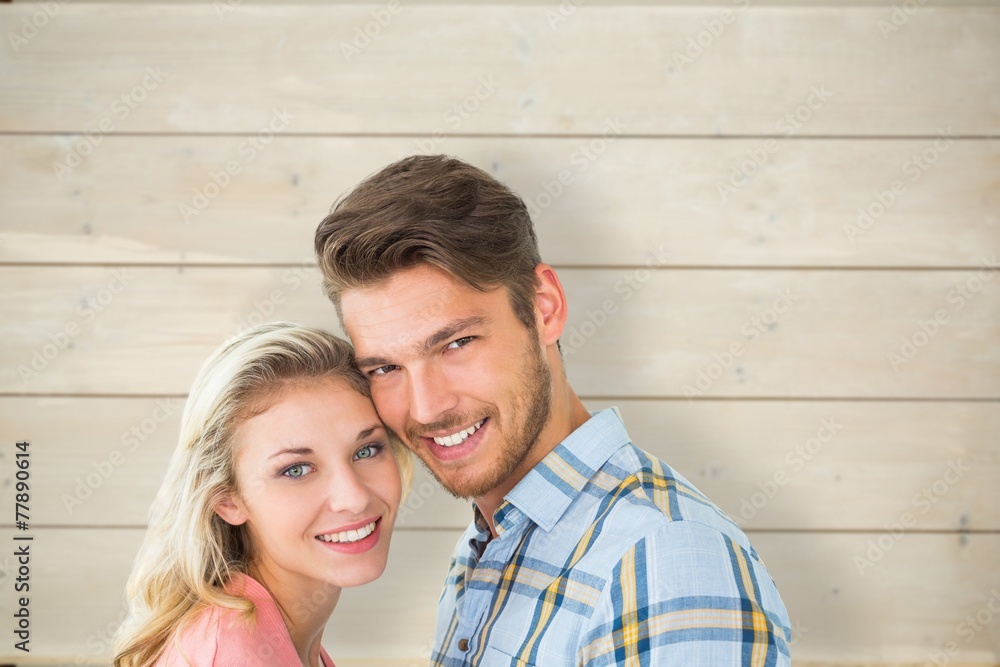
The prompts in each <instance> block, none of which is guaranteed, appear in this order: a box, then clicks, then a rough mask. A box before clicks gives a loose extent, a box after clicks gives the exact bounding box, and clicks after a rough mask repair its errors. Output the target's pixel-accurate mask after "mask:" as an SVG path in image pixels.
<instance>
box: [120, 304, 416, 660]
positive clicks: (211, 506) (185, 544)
mask: <svg viewBox="0 0 1000 667" xmlns="http://www.w3.org/2000/svg"><path fill="white" fill-rule="evenodd" d="M325 379H338V380H341V381H344V382H346V383H347V385H348V386H349V387H351V388H352V389H354V390H356V391H357V392H358V393H361V394H363V395H365V396H368V397H370V396H371V391H370V389H369V387H368V383H367V381H366V380H365V378H364V376H363V375H362V374H361V373H360V372H359V371H358V370H357V369H356V368H355V367H354V353H353V350H352V348H351V346H350V344H349V343H347V342H346V341H344V340H341V339H339V338H337V337H336V336H333V335H331V334H329V333H326V332H324V331H320V330H318V329H310V328H306V327H302V326H298V325H295V324H289V323H284V322H281V323H275V324H265V325H261V326H258V327H254V328H252V329H250V330H248V331H247V332H245V333H243V334H240V335H238V336H236V337H234V338H233V339H231V340H230V341H228V342H227V343H225V344H224V345H222V347H220V348H219V349H218V350H216V351H215V352H214V353H213V354H212V355H211V356H210V357H209V358H208V360H207V361H206V362H205V364H204V365H203V366H202V368H201V370H200V371H199V373H198V377H197V378H196V379H195V382H194V385H193V386H192V388H191V393H190V394H189V396H188V400H187V403H186V405H185V407H184V415H183V418H182V421H181V430H180V439H179V442H178V446H177V449H176V450H175V451H174V454H173V457H172V458H171V460H170V464H169V466H168V468H167V474H166V478H165V479H164V481H163V485H162V486H161V487H160V490H159V492H158V493H157V495H156V498H155V500H154V501H153V506H152V507H151V509H150V512H149V528H148V530H147V532H146V537H145V540H144V542H143V544H142V548H141V549H140V550H139V554H138V556H137V557H136V560H135V565H134V567H133V569H132V575H131V577H130V578H129V581H128V587H127V589H126V598H127V600H128V603H129V613H128V617H127V618H126V621H125V623H124V624H123V625H122V629H121V631H120V632H119V635H118V638H117V640H116V644H115V659H114V664H115V667H147V666H148V665H152V664H153V663H154V662H155V661H156V659H157V658H158V657H159V655H160V654H161V653H162V652H163V650H164V648H165V647H166V644H167V642H168V641H169V640H170V637H171V635H172V634H173V633H174V631H175V630H176V629H178V628H179V627H182V626H183V625H184V624H185V623H187V622H189V621H191V620H192V619H193V618H194V616H195V615H196V614H197V613H198V612H199V611H201V610H202V609H204V608H205V607H208V606H221V607H226V608H230V609H237V610H239V611H241V612H243V613H245V614H246V615H247V616H252V615H253V613H254V611H255V610H254V608H253V604H252V603H251V602H249V601H248V600H246V599H244V598H240V597H236V596H233V595H230V594H228V593H227V592H226V591H225V589H224V587H225V585H226V583H227V582H228V581H229V580H230V578H231V577H232V575H233V574H234V573H237V572H242V573H246V572H247V568H248V566H249V565H250V563H251V562H252V558H253V551H252V544H251V542H250V537H249V534H248V532H247V529H246V526H245V525H243V526H232V525H230V524H228V523H226V522H225V521H223V520H222V519H221V518H220V517H219V516H218V515H217V514H216V513H215V508H216V506H217V505H218V503H219V502H220V501H222V500H223V499H224V498H225V497H226V496H227V495H228V494H231V493H238V492H239V489H238V488H237V485H236V476H235V472H234V465H233V461H234V458H235V448H236V442H235V441H236V433H237V429H238V427H239V425H240V423H241V422H242V421H243V420H245V419H246V418H248V417H251V416H253V415H254V414H259V413H260V412H262V411H264V410H266V409H267V408H268V407H270V405H273V404H274V403H275V402H276V401H277V400H278V398H279V397H280V393H281V391H282V390H283V388H285V387H286V386H287V385H288V384H289V383H295V382H299V381H303V380H306V381H309V380H312V381H321V380H325ZM390 440H391V444H392V450H393V454H394V455H395V457H396V461H397V462H398V464H399V470H400V474H401V477H402V479H403V488H404V494H405V493H406V490H407V489H408V488H409V486H410V483H411V480H412V475H413V463H412V459H411V457H410V454H409V451H408V450H407V449H406V448H405V447H404V446H403V445H402V443H400V442H399V441H398V440H396V439H395V438H394V437H393V438H390Z"/></svg>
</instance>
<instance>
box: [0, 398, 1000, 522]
mask: <svg viewBox="0 0 1000 667" xmlns="http://www.w3.org/2000/svg"><path fill="white" fill-rule="evenodd" d="M587 403H588V407H590V408H592V409H599V408H603V407H606V406H608V405H610V404H611V403H614V404H616V405H618V407H619V409H620V410H621V412H622V415H623V417H624V419H625V424H626V427H627V428H628V430H629V433H630V435H631V437H632V440H633V442H635V443H636V444H637V445H638V446H640V447H642V448H644V449H646V450H647V451H649V452H651V453H652V454H654V455H656V456H659V457H661V458H662V459H664V460H665V461H667V463H669V464H670V465H671V466H672V467H674V468H675V469H676V470H677V471H679V472H680V473H681V474H682V475H684V476H685V477H687V478H688V479H689V480H690V481H691V482H692V483H694V484H695V485H696V486H697V487H698V488H700V489H701V490H702V491H703V492H704V493H705V494H707V495H708V496H709V497H710V498H711V499H712V500H714V501H715V502H717V503H718V504H719V505H720V506H721V507H722V508H723V509H725V510H726V511H727V512H729V513H730V515H731V516H733V517H734V518H735V519H736V520H737V521H738V522H739V523H740V524H741V525H743V526H744V527H746V528H748V529H751V530H768V529H777V530H805V531H827V530H855V531H865V530H867V531H880V530H882V529H883V528H884V526H886V525H890V524H894V523H898V522H900V520H901V517H903V515H904V513H907V512H908V513H910V515H912V517H913V519H914V525H913V526H912V529H914V530H922V531H928V530H932V531H934V530H936V531H959V530H963V531H964V530H973V531H984V530H992V531H1000V511H998V510H997V508H998V507H1000V487H998V486H997V484H996V480H997V479H1000V452H998V451H997V447H996V442H997V441H998V439H1000V410H997V409H996V405H995V404H993V403H963V402H947V403H931V404H926V403H907V402H881V401H871V402H868V401H865V402H849V401H808V402H801V401H791V402H779V401H699V402H695V403H687V402H685V401H646V400H631V399H622V400H616V401H613V402H608V401H587ZM183 404H184V402H183V400H182V399H179V398H169V397H165V398H146V397H134V398H93V397H91V398H81V397H65V398H54V397H25V398H15V397H5V398H0V423H2V424H4V425H5V426H4V428H3V429H2V435H3V436H4V438H5V440H4V441H5V442H13V441H15V440H17V439H22V438H29V439H30V441H31V443H32V451H33V454H32V456H33V462H34V468H33V470H34V472H33V480H34V486H35V489H36V492H35V494H34V497H33V501H32V525H33V526H48V527H52V526H108V527H111V526H133V527H136V526H143V525H145V523H146V516H147V511H148V509H149V505H150V503H151V502H152V500H153V496H154V495H155V493H156V490H157V489H158V488H159V485H160V483H161V481H162V478H163V475H164V473H165V470H166V465H167V461H168V460H169V457H170V454H171V452H172V451H173V450H174V448H175V447H176V439H177V432H178V429H179V423H180V414H181V411H182V409H183ZM15 424H16V427H13V426H11V425H15ZM825 425H828V426H829V425H832V428H827V426H825ZM827 433H829V434H830V435H831V436H832V437H830V438H829V440H828V441H827V442H823V441H821V440H820V439H819V438H820V436H825V435H826V434H827ZM901 462H905V463H903V464H901ZM952 464H954V465H955V468H956V469H957V470H959V471H960V472H959V473H954V472H951V473H949V472H948V471H949V470H951V469H953V468H952ZM417 469H418V470H417V476H416V479H415V481H414V486H413V491H412V492H411V494H410V496H409V497H408V498H407V499H406V500H405V501H404V503H403V506H402V508H401V509H400V514H399V521H398V524H399V526H400V527H405V528H409V529H421V530H424V529H442V528H454V529H461V528H464V527H465V526H466V525H467V524H468V522H469V521H470V520H471V511H470V510H469V508H468V505H467V504H466V503H465V502H463V501H460V500H456V499H455V498H453V497H451V496H450V495H449V494H448V493H446V492H445V491H444V490H442V489H441V488H440V487H439V486H438V485H437V484H436V483H435V482H434V481H433V480H432V479H431V478H430V476H429V475H428V474H427V473H426V472H425V471H424V470H423V467H422V466H421V465H419V464H418V465H417ZM956 475H957V476H958V477H957V481H955V482H954V483H947V481H946V480H945V478H946V477H947V478H948V479H949V480H953V481H954V479H955V477H956ZM12 477H13V467H4V472H3V474H2V479H0V484H7V485H9V484H10V483H11V482H12ZM847 499H849V500H847ZM4 508H6V510H4ZM0 511H4V512H5V513H4V514H2V516H5V517H8V516H9V517H12V516H13V514H14V507H13V498H12V497H9V496H6V495H3V496H0ZM8 525H9V524H8Z"/></svg>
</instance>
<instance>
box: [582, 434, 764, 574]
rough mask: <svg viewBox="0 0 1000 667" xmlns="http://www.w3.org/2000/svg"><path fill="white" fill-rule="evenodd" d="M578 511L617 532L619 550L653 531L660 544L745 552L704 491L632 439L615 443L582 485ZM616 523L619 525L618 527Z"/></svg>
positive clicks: (738, 532) (742, 538)
mask: <svg viewBox="0 0 1000 667" xmlns="http://www.w3.org/2000/svg"><path fill="white" fill-rule="evenodd" d="M585 491H586V494H585V495H586V496H587V497H588V498H589V500H588V501H587V503H586V505H587V506H586V507H581V511H589V512H590V513H593V516H594V521H595V522H597V521H600V522H601V523H602V526H601V528H602V530H604V529H607V528H610V529H611V532H612V533H617V535H616V540H615V542H616V543H617V544H619V545H621V547H622V549H623V551H624V550H627V549H628V548H630V547H631V546H632V545H634V544H636V543H638V542H639V541H641V540H643V539H645V538H647V537H653V536H656V535H660V536H666V535H670V536H671V539H669V540H663V542H664V548H671V547H676V548H677V549H687V548H688V547H689V546H690V544H688V542H690V541H692V540H696V541H699V542H704V541H708V542H711V543H718V544H719V545H720V546H721V545H724V544H725V541H726V540H727V539H728V540H729V541H732V542H734V543H735V544H737V545H739V546H740V547H742V548H743V549H745V550H746V551H747V552H749V553H750V554H751V555H753V556H754V557H756V554H754V553H753V547H752V546H751V545H750V542H749V540H748V539H747V537H746V535H745V533H744V532H743V530H742V529H741V528H740V527H739V526H737V525H736V523H735V522H734V521H733V520H732V518H730V517H729V515H728V514H726V513H725V512H724V511H723V510H722V509H721V508H720V507H719V506H718V505H716V504H715V503H714V502H713V501H712V500H711V499H710V498H709V497H708V496H706V495H705V494H704V493H702V491H701V490H700V489H699V488H698V487H697V486H695V485H694V484H692V483H691V482H690V481H689V480H688V479H687V478H685V477H684V476H683V475H682V474H680V473H679V472H677V471H676V470H675V469H673V468H672V467H671V466H670V465H668V464H667V463H666V462H665V461H663V460H661V459H659V458H658V457H656V456H653V455H652V454H650V453H649V452H647V451H645V450H643V449H641V448H639V447H638V446H636V445H634V444H631V443H630V444H628V445H626V446H624V447H621V448H619V449H618V450H617V451H616V452H615V453H614V455H612V456H611V457H610V458H609V459H608V460H607V462H606V463H605V464H604V465H603V466H602V467H601V469H600V470H599V471H597V473H596V474H595V475H594V477H593V478H592V479H591V483H590V484H589V485H588V488H587V489H585ZM619 528H620V530H619Z"/></svg>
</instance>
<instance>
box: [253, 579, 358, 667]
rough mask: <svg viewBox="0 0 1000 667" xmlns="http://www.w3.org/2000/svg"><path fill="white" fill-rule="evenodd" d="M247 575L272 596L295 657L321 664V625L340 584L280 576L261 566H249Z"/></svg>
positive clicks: (307, 665) (308, 663)
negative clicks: (290, 640) (296, 655)
mask: <svg viewBox="0 0 1000 667" xmlns="http://www.w3.org/2000/svg"><path fill="white" fill-rule="evenodd" d="M250 576H252V577H253V578H254V579H256V580H257V581H259V582H260V583H261V584H263V585H264V587H265V588H266V589H267V590H268V591H269V592H270V593H271V595H272V596H273V597H274V600H275V602H276V603H277V605H278V611H280V612H281V618H282V619H283V620H284V621H285V627H287V628H288V634H289V636H290V637H291V638H292V644H293V645H294V647H295V652H296V653H297V654H298V656H299V660H301V661H302V664H303V665H305V667H323V663H322V662H321V661H320V649H321V647H322V639H323V628H325V627H326V623H327V621H328V620H330V615H331V614H333V610H334V608H335V607H336V606H337V601H338V600H339V599H340V590H341V589H340V587H338V586H332V585H330V584H327V583H323V582H317V581H308V582H307V581H304V580H302V579H300V578H297V577H289V576H287V574H286V575H285V576H280V575H279V574H278V573H275V572H273V571H271V570H268V569H266V568H262V567H252V568H251V569H250Z"/></svg>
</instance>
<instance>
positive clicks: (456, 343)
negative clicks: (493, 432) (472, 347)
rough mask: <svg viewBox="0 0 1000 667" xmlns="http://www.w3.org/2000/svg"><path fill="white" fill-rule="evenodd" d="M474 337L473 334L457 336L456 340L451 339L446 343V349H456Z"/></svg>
mask: <svg viewBox="0 0 1000 667" xmlns="http://www.w3.org/2000/svg"><path fill="white" fill-rule="evenodd" d="M474 338H475V336H465V337H463V338H459V339H458V340H453V341H451V342H450V343H448V348H447V349H449V350H457V349H458V348H460V347H465V346H466V345H468V344H469V343H471V342H472V340H473V339H474Z"/></svg>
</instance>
